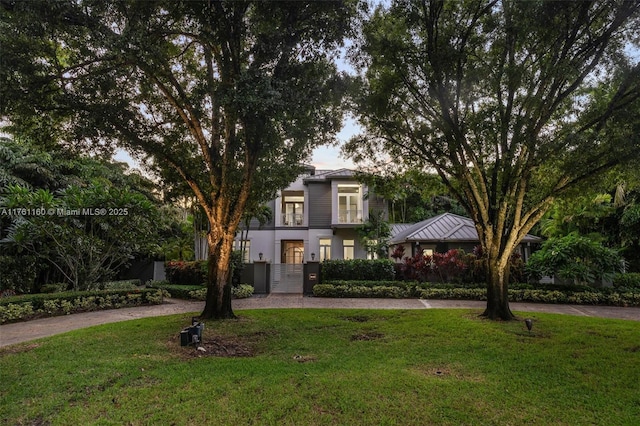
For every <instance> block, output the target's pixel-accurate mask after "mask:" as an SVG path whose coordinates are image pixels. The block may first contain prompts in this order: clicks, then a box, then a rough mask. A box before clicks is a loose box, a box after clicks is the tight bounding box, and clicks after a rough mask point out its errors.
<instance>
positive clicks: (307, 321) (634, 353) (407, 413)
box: [0, 310, 640, 425]
mask: <svg viewBox="0 0 640 426" xmlns="http://www.w3.org/2000/svg"><path fill="white" fill-rule="evenodd" d="M530 316H531V317H532V318H533V319H534V321H535V322H534V328H533V332H532V333H531V334H529V333H528V332H527V330H526V328H525V327H524V323H523V322H522V321H518V322H508V323H504V322H490V321H486V320H483V319H480V318H478V317H477V312H472V311H466V310H426V311H423V310H421V311H418V310H416V311H390V310H389V311H371V310H359V311H357V310H263V311H242V312H240V319H239V320H233V321H224V322H208V323H207V324H206V328H205V341H207V342H209V344H210V345H209V347H210V348H216V349H218V350H219V351H221V352H224V350H225V349H226V350H228V351H231V352H233V351H234V350H235V349H238V352H241V353H242V352H244V351H246V350H251V351H253V356H249V357H247V356H245V357H214V356H202V357H198V356H197V355H196V351H195V350H194V349H193V348H181V347H180V346H179V341H178V333H179V330H180V329H181V328H182V327H184V326H185V325H188V323H189V320H190V316H188V315H177V316H171V317H161V318H148V319H143V320H136V321H128V322H122V323H116V324H109V325H104V326H99V327H93V328H88V329H83V330H78V331H74V332H71V333H67V334H64V335H59V336H55V337H52V338H48V339H43V340H40V341H37V342H31V343H26V344H23V345H17V346H13V347H9V348H4V349H0V373H1V377H2V380H1V382H0V423H2V424H9V425H13V424H39V425H42V424H52V425H56V424H61V425H78V424H82V425H85V424H101V425H108V424H114V425H120V424H131V425H170V424H176V425H183V424H184V425H194V424H202V425H205V424H221V425H248V424H255V425H263V424H264V425H411V424H413V425H427V424H451V425H459V424H487V425H496V424H499V425H502V424H515V425H519V424H541V425H548V424H556V425H557V424H566V425H576V424H602V425H616V424H619V425H624V424H628V425H636V424H638V422H639V420H640V326H639V324H638V323H637V322H632V321H621V320H605V319H596V318H581V317H569V316H560V315H551V314H531V315H530ZM211 342H216V343H217V344H213V343H211ZM208 354H210V352H209V353H208Z"/></svg>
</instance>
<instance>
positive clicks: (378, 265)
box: [321, 259, 395, 282]
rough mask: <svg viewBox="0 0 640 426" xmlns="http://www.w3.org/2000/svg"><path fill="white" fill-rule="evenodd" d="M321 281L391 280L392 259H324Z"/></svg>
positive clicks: (393, 276)
mask: <svg viewBox="0 0 640 426" xmlns="http://www.w3.org/2000/svg"><path fill="white" fill-rule="evenodd" d="M321 265H322V266H321V267H322V269H321V271H322V272H321V278H322V282H328V281H332V280H364V281H377V280H393V279H394V278H395V269H394V267H393V265H394V261H393V260H391V259H375V260H367V259H351V260H325V261H323V262H322V264H321Z"/></svg>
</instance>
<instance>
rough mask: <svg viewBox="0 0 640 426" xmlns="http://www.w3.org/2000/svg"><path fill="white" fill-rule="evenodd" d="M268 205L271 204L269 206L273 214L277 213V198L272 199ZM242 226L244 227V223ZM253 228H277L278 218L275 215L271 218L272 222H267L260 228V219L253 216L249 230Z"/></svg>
mask: <svg viewBox="0 0 640 426" xmlns="http://www.w3.org/2000/svg"><path fill="white" fill-rule="evenodd" d="M267 206H269V208H270V209H271V214H272V215H275V214H276V201H275V200H271V201H269V202H268V203H267ZM240 228H241V229H242V228H244V224H242V223H241V224H240ZM251 229H276V218H275V217H273V218H272V219H271V221H270V222H268V223H265V224H264V225H263V226H262V228H260V222H258V219H256V218H252V219H251V223H250V224H249V230H251Z"/></svg>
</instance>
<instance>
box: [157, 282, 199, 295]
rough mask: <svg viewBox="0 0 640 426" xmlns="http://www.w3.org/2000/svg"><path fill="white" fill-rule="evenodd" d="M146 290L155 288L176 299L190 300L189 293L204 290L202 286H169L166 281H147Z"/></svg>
mask: <svg viewBox="0 0 640 426" xmlns="http://www.w3.org/2000/svg"><path fill="white" fill-rule="evenodd" d="M147 288H157V289H162V290H165V291H166V292H167V293H169V294H170V295H171V297H174V298H176V299H185V300H188V299H191V297H190V296H189V293H191V292H192V291H195V290H200V289H202V288H204V287H203V286H202V285H178V284H169V283H168V282H167V281H148V282H147Z"/></svg>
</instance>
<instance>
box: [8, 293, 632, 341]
mask: <svg viewBox="0 0 640 426" xmlns="http://www.w3.org/2000/svg"><path fill="white" fill-rule="evenodd" d="M485 306H486V302H478V301H468V300H420V299H331V298H324V297H303V296H302V295H278V294H271V295H269V296H266V297H264V296H254V297H252V298H249V299H240V300H234V301H233V309H234V310H242V309H276V308H309V309H449V308H466V309H469V308H470V309H478V310H482V309H484V307H485ZM510 306H511V309H512V310H513V311H514V312H547V313H555V314H565V315H578V316H588V317H601V318H615V319H625V320H632V321H640V308H619V307H613V306H586V305H547V304H538V303H511V304H510ZM203 307H204V302H192V301H185V300H179V299H171V300H170V302H169V303H165V304H164V305H154V306H141V307H137V308H124V309H110V310H106V311H95V312H86V313H82V314H74V315H66V316H59V317H51V318H42V319H38V320H33V321H27V322H20V323H15V324H6V325H1V326H0V347H2V346H8V345H13V344H16V343H21V342H26V341H29V340H35V339H39V338H42V337H48V336H53V335H55V334H60V333H64V332H67V331H71V330H76V329H79V328H85V327H90V326H93V325H99V324H106V323H112V322H118V321H127V320H131V319H138V318H145V317H156V316H162V315H173V314H180V313H188V312H201V311H202V309H203Z"/></svg>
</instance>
